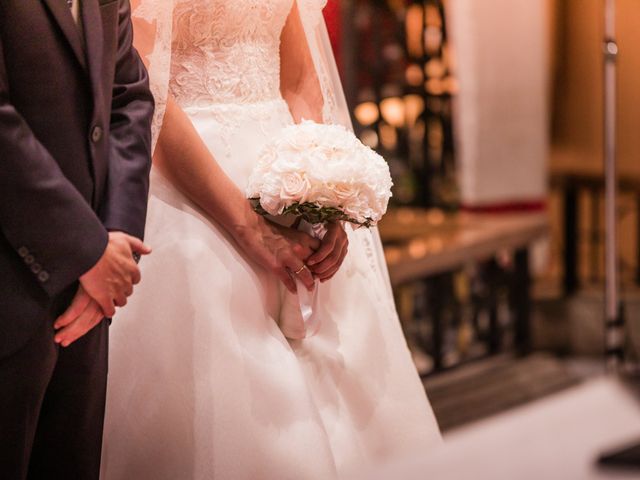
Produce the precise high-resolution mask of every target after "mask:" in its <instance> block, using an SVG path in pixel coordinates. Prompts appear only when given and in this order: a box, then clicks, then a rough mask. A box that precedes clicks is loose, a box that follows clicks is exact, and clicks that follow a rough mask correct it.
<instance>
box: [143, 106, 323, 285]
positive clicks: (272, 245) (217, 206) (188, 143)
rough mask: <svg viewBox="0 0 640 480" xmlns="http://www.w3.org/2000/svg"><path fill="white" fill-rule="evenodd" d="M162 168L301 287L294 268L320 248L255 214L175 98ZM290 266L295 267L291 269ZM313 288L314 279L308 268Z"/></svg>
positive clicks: (161, 146) (163, 137)
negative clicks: (290, 272)
mask: <svg viewBox="0 0 640 480" xmlns="http://www.w3.org/2000/svg"><path fill="white" fill-rule="evenodd" d="M153 163H154V166H155V167H156V168H158V170H159V171H160V172H161V173H162V174H163V175H164V176H166V177H167V178H169V179H170V180H171V181H172V182H173V183H174V185H175V186H176V187H177V188H178V189H179V190H180V191H181V192H183V194H185V195H186V196H187V197H189V199H190V200H192V201H193V202H194V203H195V204H196V205H198V206H199V207H200V208H201V209H202V210H204V212H205V213H206V214H207V215H209V216H210V217H211V218H212V219H213V220H215V221H216V222H217V223H218V224H219V225H221V226H222V227H223V228H224V229H225V230H226V231H227V232H229V234H230V235H231V236H232V237H233V238H234V240H235V241H236V243H237V244H238V245H239V246H240V248H241V249H242V250H243V251H244V252H245V253H246V254H247V255H249V256H250V257H251V258H252V259H253V260H254V261H256V262H257V263H259V264H260V265H262V266H263V267H265V268H267V269H268V270H270V271H271V272H273V273H274V274H276V275H277V276H278V277H279V278H280V279H281V280H282V281H283V282H284V283H285V285H286V286H287V288H289V290H291V291H295V283H294V282H293V281H292V279H291V277H290V275H289V271H293V272H295V271H298V270H299V269H300V268H301V266H302V265H303V263H302V262H303V260H305V259H306V258H308V257H309V256H310V255H311V253H312V252H313V250H314V249H315V248H317V247H318V244H317V241H316V240H314V239H312V238H311V237H309V236H308V235H304V234H301V232H296V231H293V230H291V229H286V230H285V229H282V228H280V227H278V226H275V225H272V224H271V223H269V222H267V221H266V220H265V219H264V218H262V217H261V216H260V215H258V214H257V213H255V212H254V211H253V209H252V208H251V205H250V204H249V202H248V201H247V199H246V198H245V196H244V195H243V193H242V192H241V191H240V189H239V188H238V187H237V186H236V185H235V184H234V183H233V182H232V181H231V179H230V178H229V177H228V176H227V174H226V173H225V172H224V171H223V170H222V168H221V167H220V165H219V164H218V163H217V162H216V160H215V159H214V158H213V156H212V155H211V152H210V151H209V149H208V148H207V147H206V145H205V144H204V142H203V141H202V139H201V138H200V136H199V134H198V133H197V132H196V130H195V128H194V127H193V125H192V123H191V121H190V120H189V118H188V117H187V115H186V114H185V113H184V112H183V111H182V109H181V108H180V107H179V106H178V105H177V104H176V103H175V101H174V100H173V99H172V98H171V97H169V99H168V102H167V109H166V113H165V115H164V120H163V124H162V130H161V131H160V136H159V137H158V144H157V146H156V150H155V153H154V157H153ZM288 270H289V271H288ZM299 278H300V279H301V280H302V281H303V282H304V283H305V285H306V286H307V287H308V288H311V287H312V286H313V278H312V277H311V274H310V273H309V272H308V271H307V270H303V271H302V272H301V273H300V275H299Z"/></svg>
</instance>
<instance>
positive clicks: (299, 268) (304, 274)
mask: <svg viewBox="0 0 640 480" xmlns="http://www.w3.org/2000/svg"><path fill="white" fill-rule="evenodd" d="M288 268H289V271H290V272H291V276H292V278H294V279H296V280H300V281H301V282H302V283H303V284H304V286H305V287H306V288H307V290H313V286H314V285H315V280H314V279H313V274H312V273H311V270H309V267H307V266H306V265H305V264H304V263H301V262H300V260H298V259H296V258H292V259H291V261H289V263H288Z"/></svg>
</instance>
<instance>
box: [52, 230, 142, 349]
mask: <svg viewBox="0 0 640 480" xmlns="http://www.w3.org/2000/svg"><path fill="white" fill-rule="evenodd" d="M149 253H151V248H149V247H148V246H147V245H145V244H144V243H143V242H142V241H141V240H139V239H137V238H135V237H132V236H131V235H127V234H126V233H122V232H110V233H109V241H108V243H107V246H106V248H105V251H104V253H103V254H102V257H100V259H99V260H98V262H97V263H96V264H95V265H94V266H93V267H92V268H91V269H90V270H89V271H87V272H86V273H85V274H84V275H82V276H81V277H80V286H79V287H78V291H77V293H76V295H75V297H74V299H73V301H72V302H71V305H70V306H69V308H67V310H66V311H65V312H64V313H63V314H62V315H60V317H58V318H57V320H56V322H55V324H54V327H55V329H56V330H57V332H56V335H55V341H56V343H59V344H60V345H62V346H63V347H67V346H69V345H71V344H72V343H73V342H75V341H76V340H78V339H79V338H80V337H82V336H83V335H85V334H86V333H87V332H89V331H90V330H91V329H92V328H93V327H95V326H96V325H97V324H98V323H99V322H100V321H102V319H103V318H105V317H112V316H113V315H114V314H115V312H116V307H123V306H124V305H126V303H127V298H128V297H129V296H131V294H132V293H133V287H134V285H137V284H138V283H139V282H140V280H141V275H140V269H139V268H138V265H137V264H136V261H135V259H134V257H135V256H137V255H148V254H149Z"/></svg>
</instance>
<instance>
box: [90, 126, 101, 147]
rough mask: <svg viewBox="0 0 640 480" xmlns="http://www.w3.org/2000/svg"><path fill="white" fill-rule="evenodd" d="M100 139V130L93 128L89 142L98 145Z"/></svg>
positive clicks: (96, 127)
mask: <svg viewBox="0 0 640 480" xmlns="http://www.w3.org/2000/svg"><path fill="white" fill-rule="evenodd" d="M101 139H102V128H100V127H98V126H95V127H93V130H91V141H92V142H93V143H98V142H99V141H100V140H101Z"/></svg>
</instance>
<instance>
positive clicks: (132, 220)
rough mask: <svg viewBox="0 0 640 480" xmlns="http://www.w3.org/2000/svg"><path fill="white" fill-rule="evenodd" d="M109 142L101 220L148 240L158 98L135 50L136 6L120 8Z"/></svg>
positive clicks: (125, 0)
mask: <svg viewBox="0 0 640 480" xmlns="http://www.w3.org/2000/svg"><path fill="white" fill-rule="evenodd" d="M118 15H119V27H118V50H117V59H116V70H115V79H114V86H113V100H112V110H111V125H110V138H109V148H110V156H109V180H108V185H107V190H106V199H105V202H104V203H103V205H104V208H103V210H102V218H103V221H104V225H105V226H106V227H107V229H109V230H120V231H123V232H126V233H128V234H130V235H133V236H136V237H138V238H143V235H144V224H145V219H146V211H147V195H148V191H149V168H150V166H151V120H152V117H153V106H154V105H153V96H152V95H151V92H150V91H149V79H148V76H147V71H146V69H145V67H144V65H143V63H142V60H141V59H140V56H139V55H138V52H137V51H136V50H135V49H134V48H133V45H132V40H133V30H132V25H131V7H130V4H129V1H128V0H121V1H120V6H119V11H118Z"/></svg>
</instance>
